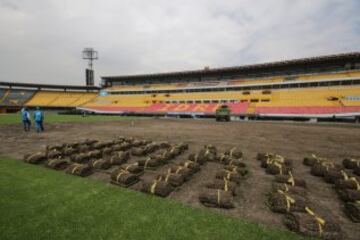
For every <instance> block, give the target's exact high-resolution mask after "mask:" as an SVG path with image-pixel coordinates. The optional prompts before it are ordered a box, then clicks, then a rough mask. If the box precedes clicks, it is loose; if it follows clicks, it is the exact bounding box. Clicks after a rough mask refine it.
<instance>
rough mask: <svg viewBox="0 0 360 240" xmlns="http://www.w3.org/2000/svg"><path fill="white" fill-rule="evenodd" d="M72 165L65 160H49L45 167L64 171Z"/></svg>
mask: <svg viewBox="0 0 360 240" xmlns="http://www.w3.org/2000/svg"><path fill="white" fill-rule="evenodd" d="M70 164H71V162H70V161H68V160H65V159H61V158H60V159H49V160H47V161H46V163H45V166H46V167H48V168H51V169H55V170H63V169H65V168H67V167H68V166H69V165H70Z"/></svg>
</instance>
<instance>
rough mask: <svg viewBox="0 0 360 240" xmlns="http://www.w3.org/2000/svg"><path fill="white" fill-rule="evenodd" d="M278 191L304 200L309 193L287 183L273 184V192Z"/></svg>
mask: <svg viewBox="0 0 360 240" xmlns="http://www.w3.org/2000/svg"><path fill="white" fill-rule="evenodd" d="M278 190H281V191H283V192H287V193H289V194H292V195H299V196H301V197H303V198H306V196H307V191H306V189H305V188H303V187H297V186H291V185H289V184H286V183H277V182H273V183H272V191H273V192H277V191H278Z"/></svg>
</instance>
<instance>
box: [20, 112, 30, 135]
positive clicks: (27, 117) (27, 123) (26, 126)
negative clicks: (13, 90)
mask: <svg viewBox="0 0 360 240" xmlns="http://www.w3.org/2000/svg"><path fill="white" fill-rule="evenodd" d="M21 120H22V122H23V125H24V131H25V132H27V131H30V128H31V120H30V113H29V111H28V109H27V108H23V109H21Z"/></svg>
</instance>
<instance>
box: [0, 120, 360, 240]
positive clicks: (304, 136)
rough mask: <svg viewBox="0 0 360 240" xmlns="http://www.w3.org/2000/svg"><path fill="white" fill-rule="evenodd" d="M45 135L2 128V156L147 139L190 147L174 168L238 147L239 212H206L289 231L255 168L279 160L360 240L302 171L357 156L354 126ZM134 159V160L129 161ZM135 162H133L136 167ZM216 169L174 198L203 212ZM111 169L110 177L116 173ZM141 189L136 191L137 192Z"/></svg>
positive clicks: (92, 126)
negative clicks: (321, 161)
mask: <svg viewBox="0 0 360 240" xmlns="http://www.w3.org/2000/svg"><path fill="white" fill-rule="evenodd" d="M45 127H46V132H44V133H40V134H37V133H36V132H34V131H32V132H30V133H25V132H23V130H22V126H21V125H2V126H0V139H1V144H0V155H3V156H10V157H13V158H16V159H22V157H23V155H24V154H27V153H32V152H34V151H37V150H40V149H42V148H44V146H45V145H47V144H56V143H63V142H72V141H76V140H82V139H85V138H94V139H98V140H109V139H113V138H115V137H117V136H127V137H135V138H145V139H149V140H153V141H169V142H171V143H180V142H186V143H188V144H189V146H190V149H189V150H187V152H186V153H184V154H183V155H181V156H179V157H177V158H176V159H175V160H173V161H172V162H173V163H176V162H178V161H180V160H185V159H186V157H187V155H188V154H189V153H191V152H196V151H198V150H199V149H200V148H202V147H203V145H205V144H213V145H215V146H216V147H217V148H218V150H220V152H223V151H225V150H227V149H229V148H232V147H234V146H237V147H239V148H240V149H241V150H242V151H243V153H244V159H245V161H246V162H247V165H248V166H249V170H250V174H249V176H248V178H247V179H246V180H245V181H244V182H243V183H241V185H240V187H239V188H238V189H239V193H238V195H237V196H236V197H235V204H236V207H235V208H234V209H231V210H223V209H212V208H211V209H209V210H211V211H215V212H219V213H222V214H228V215H231V216H234V217H239V218H242V219H246V220H248V221H250V222H254V223H260V224H265V225H268V226H273V227H278V228H285V227H284V225H283V224H282V215H281V214H275V213H273V212H271V211H270V210H269V209H268V207H267V206H266V194H267V193H268V192H269V190H270V189H271V182H272V180H273V178H274V177H273V176H272V175H268V174H266V173H265V171H264V169H262V168H260V163H259V162H258V161H256V154H257V153H258V152H275V153H278V154H280V155H283V156H285V157H287V158H289V159H292V160H293V161H294V175H295V176H297V177H301V178H304V179H306V182H307V185H308V193H309V197H310V200H311V202H312V203H313V205H314V206H315V209H319V211H320V212H326V213H328V214H330V215H331V216H332V217H333V218H334V220H335V221H337V222H338V223H339V224H340V225H341V228H342V230H343V232H344V235H345V236H344V239H353V240H358V239H360V231H359V230H360V227H359V226H360V225H359V224H356V223H353V222H351V221H350V220H349V219H348V217H347V216H346V215H345V213H344V211H343V203H342V202H341V201H340V200H339V199H338V197H337V194H336V192H335V190H334V189H333V187H332V185H330V184H327V183H325V182H324V181H323V180H322V179H321V178H317V177H314V176H312V175H310V168H309V167H306V166H304V165H303V164H302V160H303V158H304V157H305V156H309V155H311V154H312V153H315V154H317V155H318V156H322V157H326V158H329V159H331V160H333V161H334V162H338V163H341V161H342V159H343V158H345V157H359V156H360V126H359V125H352V124H310V123H286V122H282V123H279V122H276V123H273V122H229V123H218V122H215V121H214V120H182V119H151V120H149V119H143V120H140V119H139V120H127V121H123V120H122V121H117V122H97V123H75V124H72V123H60V124H48V125H46V126H45ZM136 159H137V158H135V157H132V159H131V161H135V160H136ZM131 161H130V162H131ZM167 167H168V166H163V167H161V168H159V169H157V170H156V172H154V173H152V172H147V173H146V174H144V175H143V176H142V178H143V179H144V178H148V177H153V176H154V175H156V174H158V173H159V172H162V171H164V169H166V168H167ZM221 168H222V165H221V164H219V163H214V162H209V163H207V164H206V165H204V166H203V167H202V169H201V171H200V172H198V173H197V174H195V175H194V176H193V178H192V179H191V180H190V181H188V182H186V183H185V184H184V185H183V186H181V188H179V189H178V190H177V191H174V192H173V193H171V194H170V196H169V198H171V199H174V200H177V201H180V202H183V203H185V204H188V205H191V206H193V207H200V208H205V207H204V206H202V205H201V204H200V202H199V200H198V197H199V193H200V192H201V191H202V190H203V189H204V185H205V183H207V182H208V181H212V180H213V179H214V178H215V174H216V172H217V170H219V169H221ZM111 170H112V169H110V170H109V171H107V172H111ZM90 178H93V179H97V180H101V181H104V182H107V183H108V182H109V181H110V177H109V174H108V173H106V172H102V173H101V172H99V173H96V174H94V175H92V176H90ZM139 184H140V183H138V184H135V185H133V186H132V187H131V188H132V189H135V190H137V189H139V188H140V185H139Z"/></svg>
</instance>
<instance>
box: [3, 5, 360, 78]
mask: <svg viewBox="0 0 360 240" xmlns="http://www.w3.org/2000/svg"><path fill="white" fill-rule="evenodd" d="M359 10H360V3H359V1H357V0H348V1H341V0H317V1H302V0H293V1H288V0H263V1H251V0H228V1H221V0H198V1H190V0H174V1H166V0H153V1H146V0H137V1H134V0H121V1H117V0H107V1H95V0H77V1H70V0H64V1H56V0H37V1H29V0H18V1H9V0H0V81H12V82H36V83H53V84H83V83H84V74H85V73H84V69H85V67H86V64H87V62H86V61H84V60H82V59H81V51H82V49H83V48H84V47H94V48H95V49H96V50H98V51H99V56H100V59H99V60H98V61H96V62H95V70H96V77H97V80H98V79H99V76H104V75H122V74H137V73H152V72H168V71H180V70H191V69H199V68H203V67H204V66H210V67H222V66H235V65H241V64H250V63H259V62H268V61H275V60H283V59H290V58H298V57H307V56H316V55H323V54H332V53H340V52H348V51H359V44H358V43H359V42H360V27H359V26H360V17H359V15H358V12H359Z"/></svg>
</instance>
